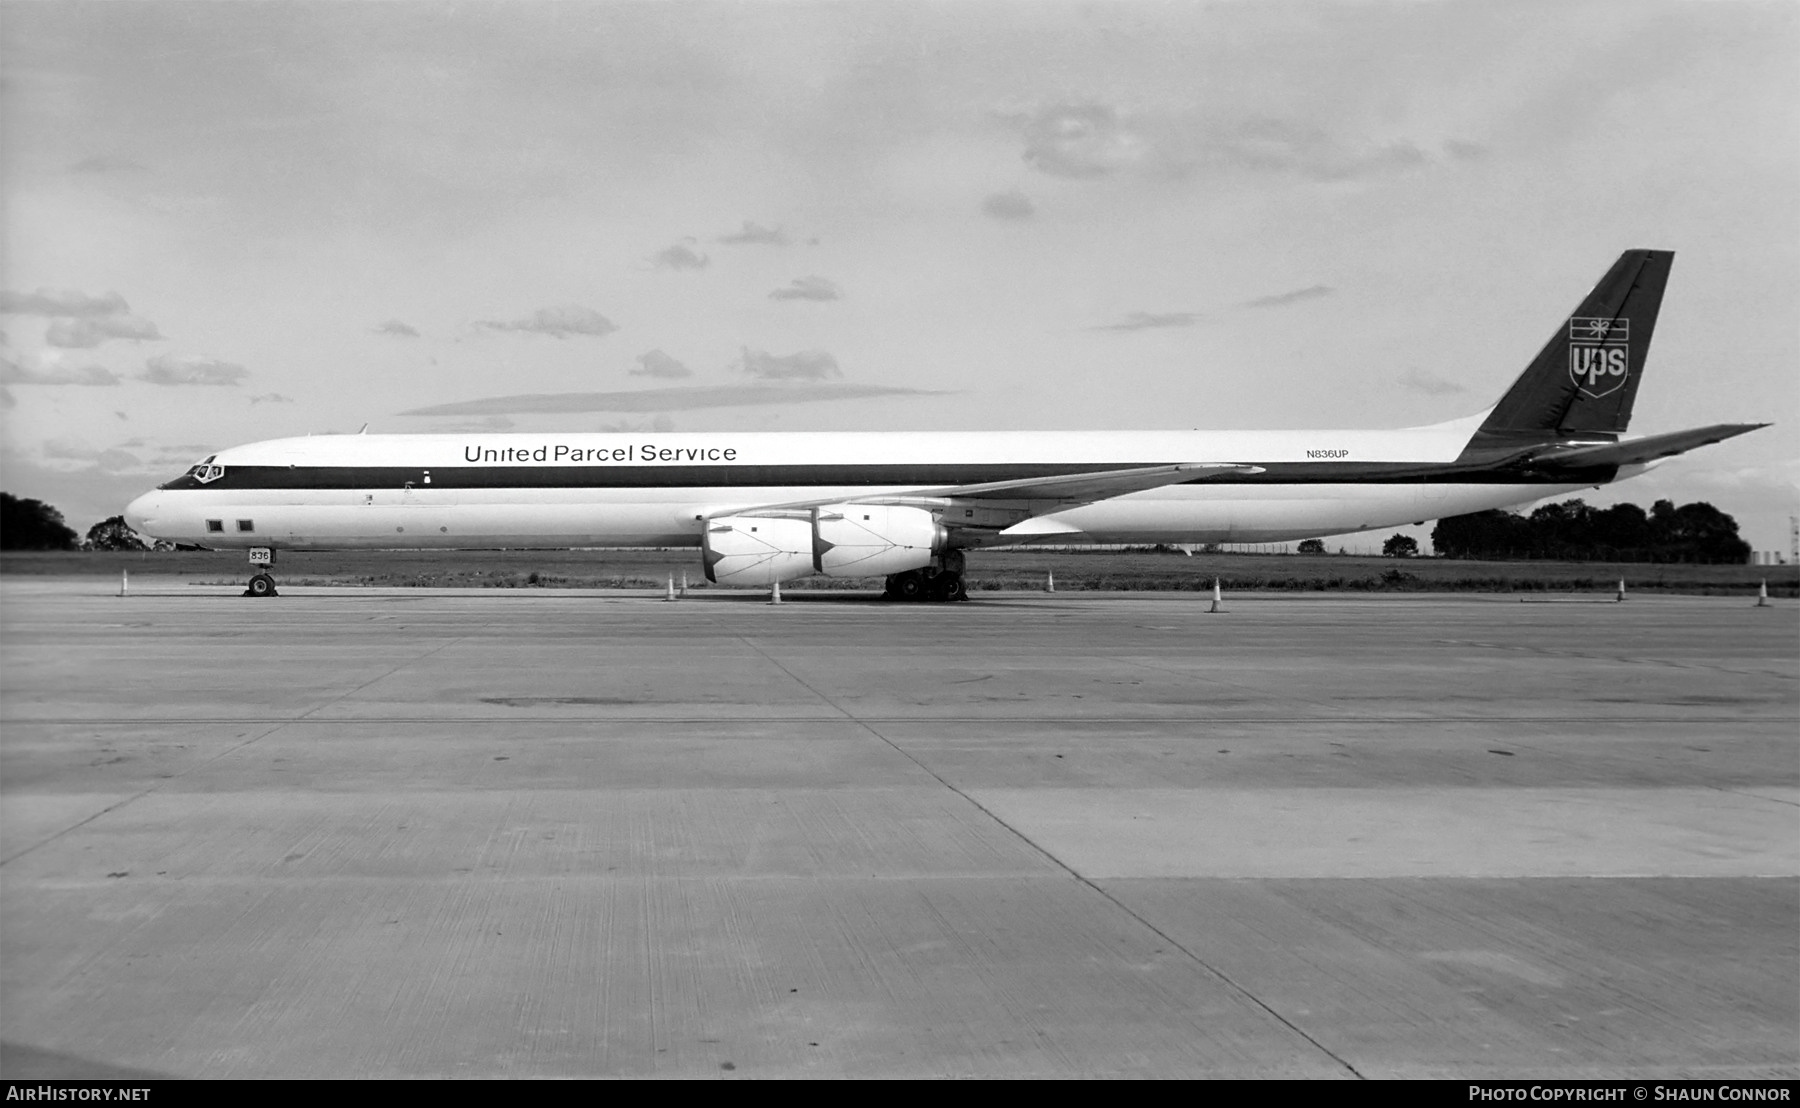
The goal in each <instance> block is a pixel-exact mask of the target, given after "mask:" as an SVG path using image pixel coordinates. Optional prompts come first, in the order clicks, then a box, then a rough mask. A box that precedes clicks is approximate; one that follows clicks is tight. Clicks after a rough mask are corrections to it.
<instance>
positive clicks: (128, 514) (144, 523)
mask: <svg viewBox="0 0 1800 1108" xmlns="http://www.w3.org/2000/svg"><path fill="white" fill-rule="evenodd" d="M161 501H162V498H161V497H159V496H158V495H157V494H155V493H153V492H147V493H145V494H144V495H142V496H140V497H138V498H137V499H136V500H133V501H132V502H131V503H129V504H127V505H125V524H126V526H128V527H130V528H131V529H132V530H133V531H136V532H137V533H138V534H140V535H149V536H151V537H152V538H155V537H157V536H156V515H157V509H158V508H159V507H160V506H161Z"/></svg>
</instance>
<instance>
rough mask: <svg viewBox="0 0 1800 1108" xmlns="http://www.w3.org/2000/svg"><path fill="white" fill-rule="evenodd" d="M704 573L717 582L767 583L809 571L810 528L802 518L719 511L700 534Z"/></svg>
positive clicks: (750, 584)
mask: <svg viewBox="0 0 1800 1108" xmlns="http://www.w3.org/2000/svg"><path fill="white" fill-rule="evenodd" d="M700 553H701V555H702V556H703V557H704V558H705V559H706V579H707V580H708V581H714V582H717V583H718V584H721V585H743V586H755V585H772V584H774V583H775V582H777V581H791V580H793V579H794V578H796V577H805V576H806V575H807V574H809V573H812V572H814V571H813V528H812V522H811V521H810V520H805V519H782V518H778V517H763V516H721V517H720V518H718V519H715V520H710V521H708V522H707V524H706V533H705V534H704V535H702V536H701V538H700Z"/></svg>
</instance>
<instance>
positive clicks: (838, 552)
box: [700, 504, 948, 587]
mask: <svg viewBox="0 0 1800 1108" xmlns="http://www.w3.org/2000/svg"><path fill="white" fill-rule="evenodd" d="M947 537H948V536H947V534H946V532H945V530H944V528H943V527H942V526H940V525H939V524H938V522H937V520H936V519H935V518H933V516H932V514H931V513H930V512H928V511H926V510H924V509H922V508H902V507H890V506H885V505H879V504H833V505H830V506H828V507H823V508H816V509H814V510H813V512H812V517H811V518H810V519H803V518H792V517H780V516H721V517H719V518H718V519H714V520H711V521H709V522H708V523H707V525H706V532H705V534H703V535H702V536H701V539H700V550H701V553H702V554H703V555H704V557H705V559H706V579H707V580H709V581H713V582H716V583H718V584H721V585H740V586H745V587H754V586H758V585H772V584H774V583H775V582H777V581H791V580H793V579H794V578H796V577H806V576H808V575H810V574H814V573H823V574H825V575H826V576H829V577H884V576H888V575H891V574H895V573H905V572H906V571H908V570H913V569H923V568H924V567H925V566H928V565H930V564H931V561H932V556H933V555H934V554H935V553H937V552H938V551H940V550H942V549H943V548H944V545H945V541H946V539H947Z"/></svg>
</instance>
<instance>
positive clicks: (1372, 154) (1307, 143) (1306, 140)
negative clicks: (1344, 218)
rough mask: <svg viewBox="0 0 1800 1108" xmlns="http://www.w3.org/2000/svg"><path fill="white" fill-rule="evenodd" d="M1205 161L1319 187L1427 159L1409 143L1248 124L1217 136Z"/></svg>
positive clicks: (1264, 122)
mask: <svg viewBox="0 0 1800 1108" xmlns="http://www.w3.org/2000/svg"><path fill="white" fill-rule="evenodd" d="M1202 155H1203V157H1204V160H1206V161H1208V162H1212V163H1215V164H1223V165H1226V166H1229V167H1231V168H1236V169H1244V170H1250V171H1253V172H1264V173H1289V174H1294V175H1297V176H1301V177H1306V178H1310V179H1312V180H1315V181H1344V180H1352V179H1355V178H1361V177H1373V176H1385V175H1388V174H1392V173H1397V172H1402V171H1405V170H1409V169H1416V168H1418V167H1419V166H1422V165H1424V164H1425V163H1426V162H1427V161H1429V160H1430V159H1428V158H1427V157H1426V155H1425V152H1424V151H1423V150H1420V149H1419V148H1418V147H1417V146H1415V145H1413V144H1412V143H1411V142H1407V141H1405V140H1401V141H1397V142H1389V143H1373V142H1346V141H1343V140H1341V139H1338V138H1335V137H1333V136H1332V135H1330V134H1328V133H1327V132H1325V131H1324V130H1322V129H1320V128H1318V127H1313V126H1306V125H1302V124H1296V123H1291V122H1288V121H1286V120H1279V119H1252V120H1246V121H1244V122H1242V123H1240V124H1238V125H1237V126H1236V127H1234V128H1232V129H1230V130H1229V131H1225V132H1217V133H1215V134H1213V135H1212V136H1211V137H1210V139H1209V140H1208V141H1207V142H1206V143H1205V146H1204V148H1203V150H1202Z"/></svg>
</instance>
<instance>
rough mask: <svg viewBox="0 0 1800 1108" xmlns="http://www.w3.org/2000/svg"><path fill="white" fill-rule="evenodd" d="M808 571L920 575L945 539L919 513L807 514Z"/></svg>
mask: <svg viewBox="0 0 1800 1108" xmlns="http://www.w3.org/2000/svg"><path fill="white" fill-rule="evenodd" d="M812 531H813V539H814V544H813V567H814V568H815V569H816V570H817V571H818V572H820V573H823V574H827V575H828V576H831V577H882V576H886V575H887V574H890V573H905V572H906V571H907V570H909V569H923V568H924V567H925V566H928V565H930V564H931V557H932V555H933V554H935V553H936V552H937V551H939V550H942V549H943V548H944V543H945V540H946V538H947V537H948V536H947V534H946V533H945V531H944V528H943V527H942V526H940V525H939V524H938V522H937V520H936V519H934V518H933V517H932V514H931V513H930V512H928V511H925V510H924V509H922V508H899V507H889V506H886V505H881V504H832V505H830V506H828V507H824V508H819V509H817V510H816V511H814V512H813V525H812Z"/></svg>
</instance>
